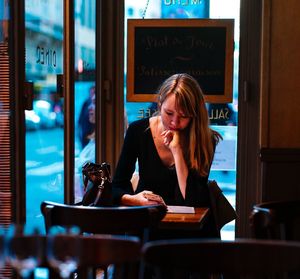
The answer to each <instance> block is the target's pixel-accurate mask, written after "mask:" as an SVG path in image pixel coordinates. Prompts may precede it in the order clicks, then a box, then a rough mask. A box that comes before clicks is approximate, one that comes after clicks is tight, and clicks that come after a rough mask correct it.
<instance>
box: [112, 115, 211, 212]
mask: <svg viewBox="0 0 300 279" xmlns="http://www.w3.org/2000/svg"><path fill="white" fill-rule="evenodd" d="M137 160H138V172H139V182H138V186H137V189H136V193H139V192H141V191H143V190H149V191H153V192H154V193H155V194H158V195H160V196H161V197H162V198H163V199H164V201H165V203H166V204H168V205H186V206H195V207H209V205H210V201H209V193H208V188H207V180H208V177H207V176H205V177H202V176H200V175H199V174H198V173H197V172H196V171H195V170H189V174H188V178H187V186H186V198H185V199H184V198H183V196H182V194H181V192H180V189H179V185H178V180H177V176H176V170H175V166H174V167H172V168H169V167H167V166H165V165H164V164H163V162H162V161H161V159H160V157H159V155H158V152H157V150H156V147H155V144H154V140H153V137H152V133H151V130H150V126H149V118H144V119H141V120H137V121H135V122H133V123H131V124H130V125H129V127H128V129H127V132H126V136H125V139H124V144H123V148H122V151H121V155H120V158H119V162H118V165H117V168H116V171H115V174H114V178H113V199H114V203H115V204H120V200H121V197H122V196H123V195H124V194H134V192H133V189H132V185H131V182H130V180H131V177H132V174H133V173H134V171H135V168H136V161H137Z"/></svg>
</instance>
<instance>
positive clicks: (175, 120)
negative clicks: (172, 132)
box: [171, 116, 179, 127]
mask: <svg viewBox="0 0 300 279" xmlns="http://www.w3.org/2000/svg"><path fill="white" fill-rule="evenodd" d="M171 122H172V124H173V125H174V126H175V127H177V126H178V124H179V117H178V116H173V118H172V121H171Z"/></svg>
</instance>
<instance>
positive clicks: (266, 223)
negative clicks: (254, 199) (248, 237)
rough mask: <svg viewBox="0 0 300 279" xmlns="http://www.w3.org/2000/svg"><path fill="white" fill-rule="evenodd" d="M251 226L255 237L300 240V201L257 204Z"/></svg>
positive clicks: (251, 216)
mask: <svg viewBox="0 0 300 279" xmlns="http://www.w3.org/2000/svg"><path fill="white" fill-rule="evenodd" d="M250 227H251V233H252V236H253V237H254V238H258V239H281V240H295V241H300V201H274V202H265V203H261V204H258V205H255V206H254V207H253V210H252V212H251V215H250Z"/></svg>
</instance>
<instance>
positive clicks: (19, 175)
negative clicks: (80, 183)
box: [9, 0, 26, 223]
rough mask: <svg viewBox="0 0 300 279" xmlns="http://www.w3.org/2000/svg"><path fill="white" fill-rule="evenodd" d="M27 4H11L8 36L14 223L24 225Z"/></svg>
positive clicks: (19, 2)
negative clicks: (25, 5) (10, 33)
mask: <svg viewBox="0 0 300 279" xmlns="http://www.w3.org/2000/svg"><path fill="white" fill-rule="evenodd" d="M24 14H25V13H24V1H23V0H20V1H11V20H10V27H9V28H10V30H11V31H12V35H11V36H9V55H10V57H9V60H10V61H11V65H10V73H9V74H10V84H11V88H10V89H11V108H12V109H11V110H12V124H11V127H12V129H11V146H12V158H11V173H12V175H11V178H12V181H11V185H12V186H11V189H12V194H13V197H12V222H17V223H24V222H25V220H26V195H25V193H26V189H25V187H26V175H25V174H26V169H25V168H26V166H25V165H26V164H25V113H24V95H23V94H24V92H23V88H24V84H25V23H24V21H25V19H24Z"/></svg>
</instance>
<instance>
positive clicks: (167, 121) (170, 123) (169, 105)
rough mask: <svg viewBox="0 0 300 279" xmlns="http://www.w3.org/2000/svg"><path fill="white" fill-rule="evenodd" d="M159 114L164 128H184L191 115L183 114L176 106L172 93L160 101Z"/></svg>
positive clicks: (174, 129) (175, 129) (179, 129)
mask: <svg viewBox="0 0 300 279" xmlns="http://www.w3.org/2000/svg"><path fill="white" fill-rule="evenodd" d="M160 114H161V120H162V123H163V125H164V128H165V129H166V130H171V131H181V130H184V129H185V128H186V127H187V126H188V125H189V123H190V121H191V117H187V116H185V115H184V114H183V112H182V110H181V109H180V108H176V102H175V95H174V94H171V95H169V96H168V97H167V98H166V99H165V101H164V102H163V103H162V105H161V111H160Z"/></svg>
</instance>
